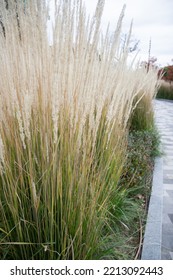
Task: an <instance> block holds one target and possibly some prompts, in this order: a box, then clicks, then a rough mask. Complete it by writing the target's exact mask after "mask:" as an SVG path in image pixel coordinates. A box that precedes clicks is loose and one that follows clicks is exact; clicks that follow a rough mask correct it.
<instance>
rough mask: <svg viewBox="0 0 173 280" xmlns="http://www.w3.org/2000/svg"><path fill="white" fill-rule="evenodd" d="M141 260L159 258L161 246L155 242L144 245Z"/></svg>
mask: <svg viewBox="0 0 173 280" xmlns="http://www.w3.org/2000/svg"><path fill="white" fill-rule="evenodd" d="M141 259H142V260H160V259H161V246H160V245H157V244H150V245H145V247H144V248H143V251H142V257H141Z"/></svg>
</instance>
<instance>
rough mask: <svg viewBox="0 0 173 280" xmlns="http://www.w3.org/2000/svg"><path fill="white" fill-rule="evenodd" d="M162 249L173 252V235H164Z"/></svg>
mask: <svg viewBox="0 0 173 280" xmlns="http://www.w3.org/2000/svg"><path fill="white" fill-rule="evenodd" d="M162 247H163V248H165V249H167V250H169V251H173V236H172V234H163V235H162Z"/></svg>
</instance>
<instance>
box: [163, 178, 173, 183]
mask: <svg viewBox="0 0 173 280" xmlns="http://www.w3.org/2000/svg"><path fill="white" fill-rule="evenodd" d="M163 183H164V184H173V179H167V178H163Z"/></svg>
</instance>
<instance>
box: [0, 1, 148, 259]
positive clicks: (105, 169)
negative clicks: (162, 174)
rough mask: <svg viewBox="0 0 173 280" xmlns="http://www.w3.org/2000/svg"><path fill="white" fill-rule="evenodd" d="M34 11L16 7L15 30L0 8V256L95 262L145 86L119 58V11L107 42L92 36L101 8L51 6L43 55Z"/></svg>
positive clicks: (42, 25) (42, 16)
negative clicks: (134, 111)
mask: <svg viewBox="0 0 173 280" xmlns="http://www.w3.org/2000/svg"><path fill="white" fill-rule="evenodd" d="M41 3H43V2H42V1H34V0H31V1H27V2H26V3H25V6H23V4H19V2H18V6H17V14H18V20H16V10H15V8H14V7H13V6H11V8H10V6H9V9H8V11H6V10H5V7H4V13H3V17H2V21H3V26H4V29H5V36H4V34H3V30H1V31H0V73H1V79H0V98H1V104H0V135H1V142H0V144H1V146H2V147H3V148H1V149H0V151H1V159H2V160H3V159H4V158H5V160H3V173H2V172H1V173H0V213H1V217H0V252H1V253H0V256H1V258H2V259H3V258H7V259H93V258H102V256H100V255H99V252H100V246H102V241H103V240H104V238H103V236H102V233H103V232H104V227H105V226H106V219H107V215H108V214H109V208H110V204H111V201H112V199H113V200H114V201H115V200H116V194H117V184H118V181H119V178H120V175H121V170H122V167H123V162H124V160H125V152H126V135H127V127H128V120H129V118H130V116H131V112H132V109H133V105H134V100H135V98H136V99H137V100H138V96H139V92H140V90H143V89H145V88H146V91H147V90H148V83H150V78H149V77H150V76H149V74H148V75H144V73H143V74H142V76H141V73H140V72H139V71H137V70H136V71H135V70H133V69H132V68H129V67H127V53H126V52H124V53H123V52H121V50H120V38H119V36H120V33H121V25H122V19H123V16H124V9H125V7H124V8H123V10H122V13H121V15H120V18H119V21H118V24H117V28H116V30H115V33H114V37H113V40H112V38H110V36H109V31H108V32H107V33H106V35H105V36H101V31H100V23H101V15H102V12H103V6H104V1H98V4H97V7H96V12H95V14H94V17H93V18H92V19H88V18H87V16H86V12H85V9H84V7H83V3H82V1H80V0H74V1H70V0H68V1H67V0H62V1H56V3H57V5H56V9H55V25H54V26H53V43H52V45H51V46H50V45H49V41H48V36H47V29H46V24H47V17H48V13H47V6H46V5H42V7H41V9H38V7H39V6H38V4H41ZM36 4H37V5H36ZM152 82H153V84H154V80H152ZM137 100H136V102H137ZM2 143H3V144H2Z"/></svg>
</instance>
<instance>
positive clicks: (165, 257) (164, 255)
mask: <svg viewBox="0 0 173 280" xmlns="http://www.w3.org/2000/svg"><path fill="white" fill-rule="evenodd" d="M161 259H162V260H172V257H171V255H170V253H169V251H166V252H163V251H162V253H161Z"/></svg>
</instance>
